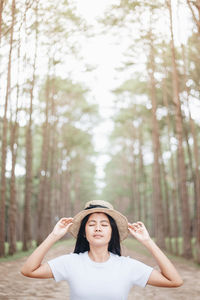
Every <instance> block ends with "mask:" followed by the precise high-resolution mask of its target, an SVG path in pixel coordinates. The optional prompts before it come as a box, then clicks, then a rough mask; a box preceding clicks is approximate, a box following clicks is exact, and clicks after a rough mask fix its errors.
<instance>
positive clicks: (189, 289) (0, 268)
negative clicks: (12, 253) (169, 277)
mask: <svg viewBox="0 0 200 300" xmlns="http://www.w3.org/2000/svg"><path fill="white" fill-rule="evenodd" d="M72 250H73V249H72V248H71V247H66V245H64V244H61V245H59V246H57V247H55V248H53V249H51V250H50V251H49V253H48V255H47V256H46V260H49V259H51V258H54V257H56V256H59V255H62V254H65V253H70V252H72ZM123 254H124V255H129V256H130V257H133V258H136V259H139V260H141V261H143V262H144V263H146V264H149V265H151V266H153V267H156V266H155V261H154V260H153V259H152V258H149V257H146V256H144V255H142V254H138V253H135V252H133V251H130V250H128V249H126V248H123ZM25 259H26V258H23V259H18V260H16V261H11V262H1V263H0V300H18V299H19V300H36V299H40V300H42V299H57V300H69V299H70V298H69V288H68V285H67V283H66V282H60V283H56V282H55V281H54V280H53V279H43V280H40V279H31V278H26V277H24V276H22V275H21V274H20V272H19V270H20V267H21V266H22V264H23V262H24V261H25ZM174 264H175V265H176V267H177V269H178V270H179V272H180V274H181V275H182V278H183V280H184V285H183V286H181V287H180V288H173V289H169V288H168V289H167V288H157V287H152V286H147V287H146V288H144V289H143V288H139V287H134V288H133V289H132V290H131V292H130V294H129V298H128V300H132V299H139V300H143V299H148V300H165V299H166V300H169V299H170V300H174V299H179V300H180V299H181V300H183V299H184V300H197V299H198V300H199V299H200V268H197V267H196V266H195V265H194V264H193V263H192V262H191V263H190V262H188V261H186V260H183V259H178V260H177V261H176V262H174ZM94 300H95V299H94ZM102 300H104V299H102Z"/></svg>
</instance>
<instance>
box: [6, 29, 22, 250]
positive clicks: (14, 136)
mask: <svg viewBox="0 0 200 300" xmlns="http://www.w3.org/2000/svg"><path fill="white" fill-rule="evenodd" d="M20 47H21V45H20V33H19V43H18V51H17V59H18V63H17V78H18V80H17V95H16V100H17V103H16V115H15V122H14V125H13V126H12V129H11V142H10V148H11V154H12V170H11V181H10V205H9V213H8V216H9V222H8V223H9V254H10V255H13V254H14V253H15V252H16V238H17V201H16V196H17V195H16V178H15V166H16V159H17V147H18V112H19V106H18V101H19V78H20Z"/></svg>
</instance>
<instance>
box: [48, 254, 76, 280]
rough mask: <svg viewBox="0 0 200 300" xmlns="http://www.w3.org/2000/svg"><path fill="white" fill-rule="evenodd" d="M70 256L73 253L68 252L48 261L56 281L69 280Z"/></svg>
mask: <svg viewBox="0 0 200 300" xmlns="http://www.w3.org/2000/svg"><path fill="white" fill-rule="evenodd" d="M70 258H71V255H70V254H66V255H62V256H59V257H56V258H54V259H52V260H50V261H48V262H47V263H48V264H49V266H50V268H51V271H52V273H53V276H54V279H55V281H56V282H59V281H61V280H68V278H69V274H70Z"/></svg>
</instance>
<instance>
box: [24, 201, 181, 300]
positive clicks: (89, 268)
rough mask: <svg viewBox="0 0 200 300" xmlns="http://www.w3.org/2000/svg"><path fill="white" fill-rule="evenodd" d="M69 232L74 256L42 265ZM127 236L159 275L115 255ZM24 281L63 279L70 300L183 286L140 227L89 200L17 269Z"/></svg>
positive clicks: (112, 299)
mask: <svg viewBox="0 0 200 300" xmlns="http://www.w3.org/2000/svg"><path fill="white" fill-rule="evenodd" d="M67 232H70V233H71V234H72V235H73V236H74V237H76V238H77V241H76V245H75V249H74V253H70V254H66V255H62V256H59V257H57V258H55V259H53V260H50V261H48V262H47V263H43V264H42V260H43V258H44V256H45V254H46V253H47V252H48V250H49V249H50V247H51V246H52V245H53V244H54V243H55V242H57V241H58V240H59V239H60V238H62V237H63V236H64V235H65V234H66V233H67ZM129 233H130V234H131V235H132V236H133V237H134V238H136V239H137V240H138V241H139V242H140V243H142V244H143V245H144V246H145V247H146V248H147V249H148V250H149V252H150V253H151V254H152V255H153V257H154V258H155V260H156V262H157V264H158V265H159V268H160V272H159V271H157V270H155V269H153V268H152V267H150V266H147V265H145V264H143V263H142V262H140V261H137V260H135V259H132V258H130V257H125V256H121V250H120V241H122V240H124V239H125V238H126V237H127V236H128V234H129ZM21 273H22V274H23V275H24V276H28V277H32V278H54V279H55V280H56V281H60V280H66V281H68V283H69V286H70V299H71V300H122V299H123V300H124V299H127V298H128V293H129V291H130V289H131V287H132V286H134V285H139V286H142V287H145V286H146V284H150V285H154V286H159V287H179V286H181V285H182V283H183V281H182V279H181V277H180V276H179V274H178V272H177V270H176V269H175V267H174V266H173V264H172V263H171V262H170V261H169V259H168V258H167V257H166V256H165V254H164V253H163V252H162V251H161V250H160V249H159V247H158V246H157V245H156V244H155V243H154V241H153V240H152V239H151V238H150V236H149V234H148V232H147V229H146V228H145V226H144V224H143V223H142V222H137V223H133V224H131V223H128V220H127V218H126V217H125V216H124V215H122V214H121V213H119V212H118V211H116V210H114V209H113V207H112V205H111V204H110V203H108V202H106V201H102V200H93V201H90V202H88V203H86V206H85V209H84V210H83V211H81V212H80V213H78V214H77V215H76V216H75V217H74V218H62V219H61V220H60V221H58V223H57V224H56V225H55V227H54V229H53V231H52V232H51V233H50V234H49V236H48V237H47V238H46V239H45V240H44V241H43V243H42V244H41V245H40V246H39V247H38V248H37V249H36V250H35V251H34V252H33V253H32V254H31V255H30V257H29V258H28V259H27V261H26V262H25V264H24V266H23V267H22V269H21Z"/></svg>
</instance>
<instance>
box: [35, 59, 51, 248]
mask: <svg viewBox="0 0 200 300" xmlns="http://www.w3.org/2000/svg"><path fill="white" fill-rule="evenodd" d="M49 68H50V62H49ZM45 92H46V108H45V123H44V125H43V144H42V155H41V170H40V186H39V195H38V233H37V245H39V244H40V243H41V242H42V240H43V239H44V236H45V234H46V232H45V223H46V212H45V208H46V206H47V204H46V198H47V172H48V159H49V157H48V146H49V97H50V78H49V70H48V77H47V81H46V91H45Z"/></svg>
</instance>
